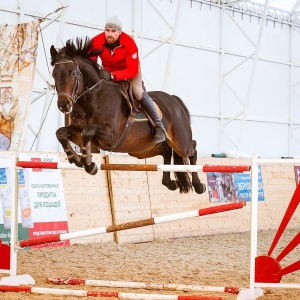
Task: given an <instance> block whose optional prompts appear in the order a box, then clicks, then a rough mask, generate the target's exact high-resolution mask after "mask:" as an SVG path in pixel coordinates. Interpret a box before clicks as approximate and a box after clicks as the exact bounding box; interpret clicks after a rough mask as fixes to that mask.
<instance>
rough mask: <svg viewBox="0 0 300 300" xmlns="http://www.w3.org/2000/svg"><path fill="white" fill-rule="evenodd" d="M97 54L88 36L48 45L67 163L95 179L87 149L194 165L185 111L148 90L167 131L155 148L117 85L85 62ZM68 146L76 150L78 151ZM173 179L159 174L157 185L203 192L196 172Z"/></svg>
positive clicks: (170, 99) (150, 132)
mask: <svg viewBox="0 0 300 300" xmlns="http://www.w3.org/2000/svg"><path fill="white" fill-rule="evenodd" d="M99 53H100V52H99V51H98V52H97V51H91V40H90V38H88V37H85V38H78V37H77V38H76V39H73V40H71V39H70V40H68V41H67V42H66V44H65V45H64V46H63V47H62V48H60V49H56V48H55V47H54V46H53V45H52V46H51V47H50V54H51V65H52V67H53V71H52V76H53V78H54V87H55V89H56V92H57V106H58V109H59V110H60V111H61V112H62V113H64V114H66V115H69V116H70V124H69V125H68V126H65V127H61V128H59V129H57V131H56V137H57V139H58V141H59V142H60V144H61V145H62V147H63V149H64V151H65V153H66V155H67V158H68V161H69V163H71V164H72V163H74V164H75V165H76V166H77V167H84V169H85V171H86V172H87V173H89V174H91V175H95V174H96V173H97V165H96V164H95V163H94V162H93V160H92V150H91V149H92V147H96V148H97V149H101V150H103V151H110V152H118V153H128V154H129V155H130V156H133V157H136V158H138V159H144V158H149V157H154V156H157V155H161V156H162V157H163V161H164V164H165V165H167V164H168V165H170V164H171V161H172V158H173V162H174V164H176V165H186V164H189V163H190V164H191V165H196V162H197V150H196V146H197V143H196V141H195V140H193V139H192V129H191V124H190V113H189V110H188V109H187V107H186V106H185V104H184V103H183V101H182V100H181V99H180V98H179V97H177V96H174V95H169V94H167V93H165V92H162V91H151V92H149V95H150V97H151V98H152V99H154V101H155V103H156V104H157V106H158V107H159V109H160V111H161V113H162V122H163V124H164V126H165V128H166V131H167V139H166V141H164V142H162V143H160V144H154V143H153V126H152V125H151V122H150V121H149V119H146V120H145V121H143V122H141V121H135V119H134V117H132V109H131V108H130V106H129V105H128V101H127V99H126V94H125V93H124V91H123V90H124V89H121V88H120V84H119V83H115V82H113V81H110V80H107V79H104V78H105V72H106V74H107V71H106V70H105V69H103V68H101V67H99V65H98V64H97V63H95V62H93V61H92V60H91V59H90V57H92V56H95V55H98V54H99ZM122 91H123V92H122ZM128 127H129V128H130V130H128ZM70 142H72V143H74V144H75V145H78V146H79V147H81V153H77V152H76V151H75V150H74V149H73V147H72V145H71V143H70ZM174 177H175V180H171V175H170V172H163V176H162V184H163V185H165V186H166V187H167V188H168V189H169V190H172V191H174V190H176V189H178V188H179V191H180V193H188V192H190V191H193V190H194V191H195V192H196V193H198V194H202V193H204V192H205V190H206V186H205V184H203V183H201V181H200V179H199V177H198V174H197V172H192V173H191V178H192V180H191V178H190V174H189V173H188V172H174Z"/></svg>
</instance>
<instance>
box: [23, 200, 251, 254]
mask: <svg viewBox="0 0 300 300" xmlns="http://www.w3.org/2000/svg"><path fill="white" fill-rule="evenodd" d="M245 205H246V203H245V202H234V203H228V204H222V205H217V206H212V207H207V208H201V209H198V210H191V211H187V212H181V213H177V214H172V215H166V216H162V217H155V218H150V219H144V220H139V221H134V222H128V223H122V224H119V225H110V226H103V227H99V228H92V229H87V230H81V231H76V232H71V233H63V234H54V235H49V236H43V237H39V238H35V239H31V240H22V241H20V247H21V248H24V247H28V246H34V245H41V244H46V243H54V242H60V241H66V240H71V239H75V238H82V237H87V236H92V235H98V234H103V233H109V232H115V231H121V230H126V229H132V228H138V227H144V226H149V225H154V224H160V223H166V222H171V221H177V220H183V219H189V218H193V217H201V216H205V215H210V214H215V213H220V212H225V211H229V210H234V209H240V208H243V207H244V206H245Z"/></svg>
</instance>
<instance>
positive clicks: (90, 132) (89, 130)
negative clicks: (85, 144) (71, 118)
mask: <svg viewBox="0 0 300 300" xmlns="http://www.w3.org/2000/svg"><path fill="white" fill-rule="evenodd" d="M95 133H96V129H95V126H93V125H90V126H86V127H85V128H84V129H83V130H82V132H81V136H82V138H85V139H88V140H91V139H92V137H93V136H94V135H95Z"/></svg>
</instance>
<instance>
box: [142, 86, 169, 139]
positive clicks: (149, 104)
mask: <svg viewBox="0 0 300 300" xmlns="http://www.w3.org/2000/svg"><path fill="white" fill-rule="evenodd" d="M141 103H142V105H143V108H144V109H145V111H146V113H147V114H148V115H149V116H150V118H151V119H152V121H153V122H154V124H155V127H154V128H155V134H154V143H155V144H159V143H161V142H163V141H165V140H166V130H165V127H164V124H163V123H162V121H161V120H160V118H159V116H158V115H157V112H156V109H155V107H154V105H153V100H152V99H151V98H150V97H149V95H148V94H147V93H146V92H144V93H143V96H142V99H141Z"/></svg>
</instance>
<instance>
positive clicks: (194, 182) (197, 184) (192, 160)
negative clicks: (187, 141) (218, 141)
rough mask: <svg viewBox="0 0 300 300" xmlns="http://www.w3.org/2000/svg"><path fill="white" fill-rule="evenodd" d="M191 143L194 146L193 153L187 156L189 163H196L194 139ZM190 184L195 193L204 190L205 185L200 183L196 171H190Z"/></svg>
mask: <svg viewBox="0 0 300 300" xmlns="http://www.w3.org/2000/svg"><path fill="white" fill-rule="evenodd" d="M192 143H193V147H194V154H193V155H192V156H190V157H189V160H190V164H191V165H196V164H197V150H196V146H197V143H196V141H194V140H193V141H192ZM192 185H193V187H194V190H195V192H196V193H197V194H203V193H204V192H205V191H206V186H205V184H204V183H201V181H200V179H199V177H198V173H197V172H192Z"/></svg>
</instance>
